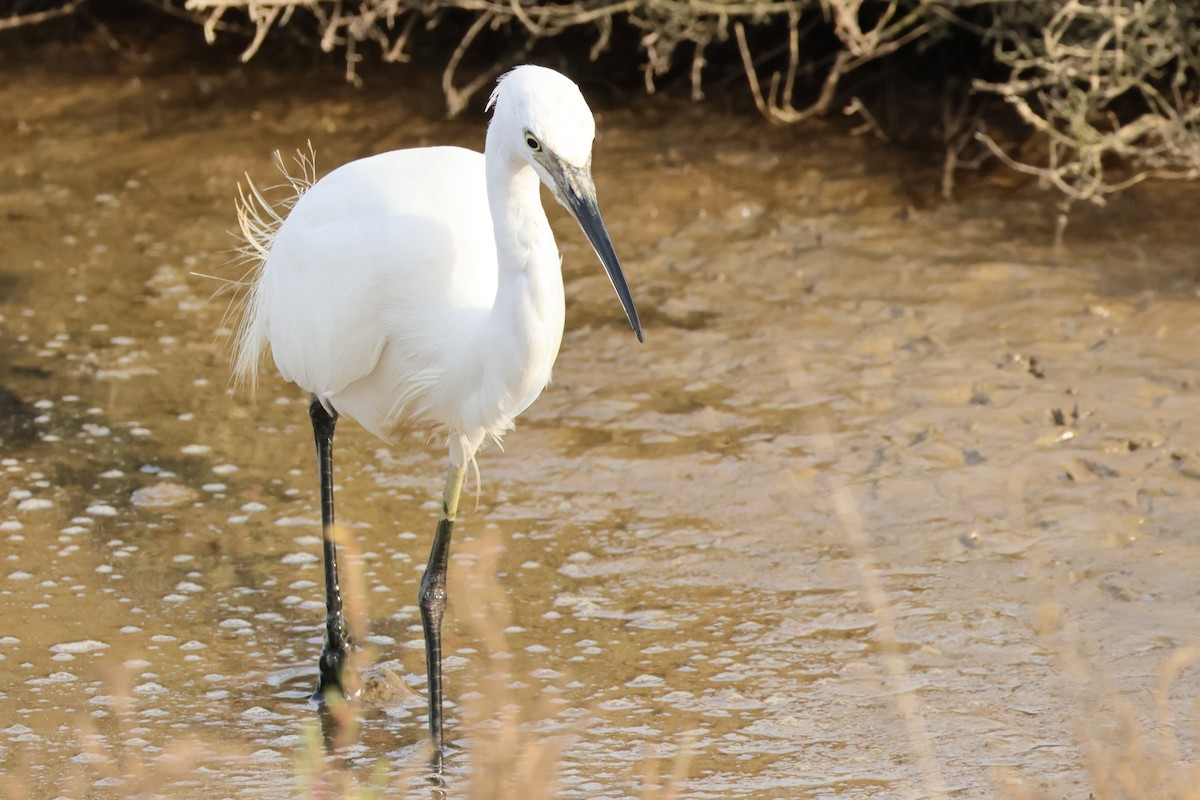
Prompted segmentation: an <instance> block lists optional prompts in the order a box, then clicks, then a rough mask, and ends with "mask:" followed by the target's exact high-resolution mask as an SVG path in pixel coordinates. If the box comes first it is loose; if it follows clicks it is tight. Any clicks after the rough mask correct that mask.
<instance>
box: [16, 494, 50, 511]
mask: <svg viewBox="0 0 1200 800" xmlns="http://www.w3.org/2000/svg"><path fill="white" fill-rule="evenodd" d="M53 506H54V501H53V500H47V499H45V498H44V497H31V498H29V499H27V500H22V501H21V502H19V503H17V510H18V511H44V510H45V509H47V508H52V507H53Z"/></svg>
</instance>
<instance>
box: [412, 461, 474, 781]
mask: <svg viewBox="0 0 1200 800" xmlns="http://www.w3.org/2000/svg"><path fill="white" fill-rule="evenodd" d="M463 472H464V470H463V468H462V467H459V466H455V465H454V464H451V465H450V471H449V473H448V474H447V476H446V489H445V492H444V493H443V495H442V516H441V519H439V520H438V526H437V532H436V533H435V534H434V536H433V547H432V548H431V549H430V551H429V564H428V565H427V566H426V567H425V576H424V577H423V578H422V579H421V595H420V600H419V603H420V606H421V622H422V627H423V628H424V630H425V664H426V669H427V674H428V676H429V735H430V738H432V739H433V768H434V770H436V771H438V772H440V771H441V769H442V614H443V613H444V612H445V611H446V565H447V563H448V562H449V559H450V536H451V534H452V533H453V531H454V518H455V516H456V515H457V513H458V496H459V494H460V492H461V491H462V483H463Z"/></svg>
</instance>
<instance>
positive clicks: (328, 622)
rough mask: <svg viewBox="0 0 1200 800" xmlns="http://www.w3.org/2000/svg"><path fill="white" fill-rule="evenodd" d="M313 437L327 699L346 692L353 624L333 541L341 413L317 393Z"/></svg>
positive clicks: (321, 673) (318, 695)
mask: <svg viewBox="0 0 1200 800" xmlns="http://www.w3.org/2000/svg"><path fill="white" fill-rule="evenodd" d="M308 415H309V417H311V418H312V426H313V437H314V438H315V439H316V441H317V469H318V471H319V473H320V478H321V540H322V542H321V543H322V545H323V549H324V555H325V646H324V647H323V648H321V658H320V660H319V661H318V662H317V666H318V670H317V689H316V691H314V692H313V694H312V699H313V700H315V701H317V702H318V703H323V702H325V693H326V692H327V691H329V690H334V691H337V692H342V668H343V667H344V666H345V664H346V652H347V650H348V648H349V647H350V644H351V642H350V626H349V625H348V624H347V623H346V617H345V615H344V614H342V592H341V589H340V588H338V573H337V546H336V544H335V543H334V541H333V429H334V426H336V425H337V419H338V415H337V412H336V411H334V412H332V413H330V412H329V411H326V410H325V406H323V405H321V401H320V400H318V399H317V397H316V395H313V400H312V405H310V406H309V407H308Z"/></svg>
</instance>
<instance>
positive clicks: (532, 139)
mask: <svg viewBox="0 0 1200 800" xmlns="http://www.w3.org/2000/svg"><path fill="white" fill-rule="evenodd" d="M525 144H526V145H528V147H529V149H530V150H532V151H533V152H535V153H540V152H542V143H541V142H539V141H538V139H537V137H536V136H534V135H533V134H532V133H530V132H529V131H525Z"/></svg>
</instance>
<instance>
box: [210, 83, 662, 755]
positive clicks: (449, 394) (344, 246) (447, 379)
mask: <svg viewBox="0 0 1200 800" xmlns="http://www.w3.org/2000/svg"><path fill="white" fill-rule="evenodd" d="M488 108H489V109H492V121H491V124H490V125H489V126H488V129H487V139H486V146H485V148H484V152H483V154H480V153H476V152H473V151H470V150H465V149H462V148H458V147H427V148H417V149H410V150H397V151H394V152H390V153H383V154H380V155H376V156H371V157H369V158H364V159H361V160H359V161H354V162H352V163H349V164H346V165H344V166H342V167H340V168H338V169H336V170H334V171H333V172H331V173H330V174H329V175H327V176H325V177H324V178H322V179H321V180H320V181H317V182H316V183H315V184H313V185H312V186H311V187H310V188H307V189H306V188H304V187H303V186H300V187H299V196H298V197H296V198H295V199H294V204H293V205H291V210H290V211H289V212H287V214H286V218H281V217H280V216H279V215H278V214H276V213H275V212H274V211H273V210H272V209H271V208H270V207H267V208H265V209H264V208H261V207H256V201H255V200H254V198H259V199H260V200H261V196H259V195H258V194H257V192H256V191H254V190H252V191H251V193H250V195H249V196H250V198H251V199H249V200H247V199H245V198H243V201H242V203H241V204H240V206H239V215H240V217H241V222H242V230H243V233H244V234H245V236H246V239H247V242H246V244H247V247H248V249H249V250H250V251H252V252H254V253H256V254H257V255H256V262H257V263H256V266H255V267H254V270H253V277H252V279H251V281H250V289H249V294H248V295H247V296H246V307H245V313H244V315H243V318H242V321H241V326H240V329H239V331H238V336H237V340H236V345H235V355H234V370H235V374H236V375H237V377H238V378H240V379H242V380H243V381H246V382H249V383H251V384H253V382H254V381H255V378H256V376H257V371H258V366H259V362H260V360H261V354H262V351H263V350H264V349H265V348H266V347H267V345H268V344H269V345H270V349H271V353H272V354H273V356H274V359H275V366H276V367H278V369H279V372H280V374H281V375H282V376H283V377H284V378H285V379H287V380H289V381H292V382H294V383H296V384H297V385H299V386H300V387H302V388H304V389H305V390H307V391H308V392H310V393H311V395H312V403H311V405H310V406H309V416H310V417H311V419H312V426H313V435H314V437H315V438H316V444H317V464H318V468H319V472H320V492H321V525H322V531H323V539H324V542H323V549H324V559H325V596H326V622H325V645H324V647H323V648H322V651H321V657H320V660H319V662H318V663H319V669H318V678H317V689H316V692H315V694H314V698H315V699H317V700H318V701H320V700H322V699H323V698H324V696H325V693H326V692H327V691H329V690H337V691H340V690H341V688H342V683H341V671H342V667H343V664H344V663H345V659H346V652H347V648H348V647H349V646H350V644H351V643H350V640H349V639H350V637H349V631H348V628H347V625H346V619H345V617H344V616H343V614H342V600H341V595H340V591H339V589H338V575H337V551H336V547H335V544H334V541H333V537H332V527H333V522H334V515H333V474H332V472H333V431H334V426H335V424H336V423H337V420H338V416H339V415H340V414H348V415H349V416H351V417H353V418H354V419H356V420H358V422H359V423H360V424H362V425H363V427H365V428H366V429H367V430H369V431H371V432H372V433H374V434H375V435H376V436H379V437H380V438H382V439H384V440H385V441H386V440H390V439H391V438H392V437H393V436H394V435H395V434H396V433H398V432H399V431H401V430H404V429H405V428H408V427H416V426H431V425H432V426H436V427H438V428H440V429H442V430H445V431H446V432H447V433H448V438H449V448H450V467H449V470H448V472H447V477H446V486H445V490H444V493H443V495H442V512H441V516H440V518H439V520H438V524H437V530H436V532H435V533H434V539H433V547H432V548H431V550H430V553H429V564H428V566H427V567H426V569H425V575H424V577H423V579H422V580H421V591H420V596H419V605H420V608H421V621H422V626H423V629H424V634H425V651H426V664H427V669H428V676H429V685H428V690H429V732H430V735H431V736H432V738H433V744H434V748H435V763H438V764H440V760H441V753H442V664H441V662H442V645H441V627H442V613H443V612H444V610H445V608H446V563H447V559H448V557H449V552H450V537H451V532H452V530H453V527H454V519H455V515H456V513H457V510H458V501H459V494H460V491H461V489H462V485H463V476H464V472H465V469H466V466H467V465H468V464H470V463H472V462H473V460H474V458H475V453H476V451H477V450H478V449H479V447H480V445H482V444H483V443H484V441H485V440H487V439H492V440H499V439H500V437H501V436H503V435H504V433H505V431H508V430H510V429H511V428H512V427H513V420H514V419H515V418H516V417H517V415H518V414H520V413H521V412H522V411H524V410H525V409H526V408H528V407H529V404H530V403H532V402H533V401H534V400H535V399H536V398H537V396H538V395H539V394H541V391H542V389H543V388H544V387H545V386H546V383H547V382H548V381H549V380H550V369H551V367H552V366H553V365H554V359H555V356H557V354H558V347H559V344H560V343H561V341H562V333H563V314H564V303H563V281H562V271H561V257H560V256H559V252H558V247H557V245H556V244H555V242H554V235H553V234H552V233H551V230H550V225H549V222H548V221H547V220H546V213H545V211H544V210H543V208H542V204H541V198H540V197H539V182H540V183H542V184H545V185H546V187H547V188H549V189H550V191H551V192H552V193H553V195H554V197H555V199H556V200H558V202H559V203H561V204H562V205H563V206H564V207H566V209H567V210H568V211H570V212H571V214H572V215H573V216H574V217H575V220H576V221H577V222H578V223H579V225H580V227H581V228H582V229H583V232H584V233H585V234H586V235H587V238H588V240H589V241H590V242H591V244H592V247H593V248H594V249H595V251H596V255H597V256H599V259H600V262H601V264H603V266H604V269H605V271H606V272H607V273H608V277H609V280H610V281H611V282H612V285H613V288H614V289H615V290H616V292H617V297H618V298H620V301H621V305H622V306H623V307H624V309H625V314H626V316H627V317H628V318H629V323H630V325H631V326H632V327H633V330H634V332H635V333H636V334H637V338H638V340H639V341H641V340H642V329H641V323H640V322H639V321H638V315H637V309H636V308H635V307H634V304H633V298H632V296H631V295H630V293H629V287H628V285H627V284H626V282H625V276H624V274H623V273H622V271H621V265H620V262H619V261H618V260H617V254H616V252H615V250H614V249H613V245H612V241H611V240H610V238H609V235H608V231H607V229H606V228H605V226H604V221H603V220H602V219H601V217H600V212H599V209H598V207H597V204H596V189H595V184H594V183H593V182H592V175H591V163H592V140H593V139H594V137H595V131H596V123H595V120H594V119H593V118H592V113H591V111H590V110H589V108H588V105H587V103H586V102H585V101H584V99H583V95H582V94H580V92H579V88H578V87H577V86H576V85H575V84H574V83H572V82H571V81H570V80H569V79H567V78H566V77H564V76H562V75H560V74H559V73H557V72H554V71H553V70H549V69H545V68H543V67H534V66H523V67H517V68H516V69H513V70H512V71H510V72H508V73H507V74H506V75H504V76H503V77H502V78H501V79H500V81H499V82H498V84H497V86H496V89H495V91H494V92H493V93H492V96H491V99H490V101H489V102H488Z"/></svg>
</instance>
